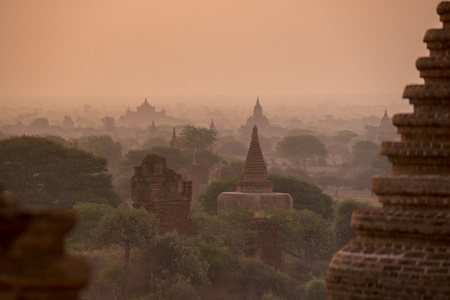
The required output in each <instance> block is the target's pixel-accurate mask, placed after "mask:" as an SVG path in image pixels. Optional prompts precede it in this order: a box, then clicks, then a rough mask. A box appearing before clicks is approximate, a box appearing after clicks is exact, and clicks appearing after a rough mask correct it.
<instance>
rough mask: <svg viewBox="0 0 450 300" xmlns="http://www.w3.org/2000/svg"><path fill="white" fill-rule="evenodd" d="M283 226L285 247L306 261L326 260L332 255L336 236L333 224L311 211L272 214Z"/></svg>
mask: <svg viewBox="0 0 450 300" xmlns="http://www.w3.org/2000/svg"><path fill="white" fill-rule="evenodd" d="M271 214H272V219H273V220H274V221H276V222H278V223H279V224H281V225H282V226H283V246H284V248H285V250H287V251H288V252H289V253H290V254H292V255H294V256H296V257H298V258H302V259H304V260H313V259H324V258H328V257H330V256H331V255H332V253H333V250H334V245H335V241H336V235H335V232H334V229H333V227H332V226H331V222H330V221H327V220H325V219H324V218H322V217H321V216H320V215H318V214H316V213H315V212H312V211H310V210H307V209H304V210H294V211H292V212H290V211H281V210H277V211H274V212H271Z"/></svg>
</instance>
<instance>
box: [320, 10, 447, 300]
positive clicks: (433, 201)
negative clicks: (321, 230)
mask: <svg viewBox="0 0 450 300" xmlns="http://www.w3.org/2000/svg"><path fill="white" fill-rule="evenodd" d="M437 12H438V14H439V15H440V20H441V21H442V22H443V23H444V26H443V29H431V30H429V31H428V32H427V33H426V34H425V38H424V41H425V42H426V43H427V45H428V49H429V50H430V56H429V57H422V58H419V59H418V60H417V62H416V66H417V68H418V69H419V71H420V76H421V77H423V78H424V79H425V84H422V85H408V86H406V88H405V91H404V94H403V97H404V98H408V99H409V100H410V103H411V104H413V105H414V112H413V113H407V114H406V113H405V114H397V115H395V116H394V117H393V123H394V125H396V126H397V127H398V132H399V133H400V134H401V136H402V137H401V141H389V142H383V144H382V146H381V153H382V154H384V155H387V156H388V159H389V161H390V162H391V163H392V165H393V174H392V175H383V176H376V177H374V178H373V179H372V187H373V190H374V192H375V193H376V194H377V195H378V197H379V201H380V202H381V203H382V205H383V206H382V207H380V208H364V209H360V210H357V211H355V212H353V218H352V223H351V224H352V227H353V228H354V229H355V230H356V232H357V239H355V240H352V241H351V242H350V243H349V244H348V245H346V246H345V247H344V248H342V249H341V250H340V251H339V252H337V253H336V254H335V255H334V257H333V259H332V261H331V263H330V266H329V268H328V272H327V285H326V286H327V299H374V300H376V299H380V300H381V299H448V298H449V297H450V2H442V3H441V4H439V6H438V8H437Z"/></svg>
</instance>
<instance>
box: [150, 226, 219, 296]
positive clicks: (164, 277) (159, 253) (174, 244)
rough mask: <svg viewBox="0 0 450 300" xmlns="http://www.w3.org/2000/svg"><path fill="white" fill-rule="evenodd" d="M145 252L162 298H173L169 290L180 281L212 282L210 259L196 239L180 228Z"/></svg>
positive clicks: (201, 283) (205, 283)
mask: <svg viewBox="0 0 450 300" xmlns="http://www.w3.org/2000/svg"><path fill="white" fill-rule="evenodd" d="M147 245H148V247H147V248H145V249H144V252H143V256H142V257H143V264H144V267H145V269H146V271H147V272H148V273H150V274H151V275H150V276H149V277H150V278H152V279H151V280H154V281H155V282H154V286H156V294H157V295H158V296H159V299H171V298H169V295H168V294H169V293H170V291H171V290H172V288H174V287H175V286H177V285H178V284H180V282H181V283H184V284H182V285H183V286H185V285H186V284H193V285H196V286H198V285H208V284H210V281H209V279H208V273H207V272H208V268H209V264H208V262H206V261H204V260H203V259H202V257H201V252H200V250H199V249H198V247H197V246H196V245H195V241H194V240H192V239H189V238H185V237H183V236H181V235H180V234H178V233H177V232H176V231H173V232H168V233H165V234H164V235H163V236H159V237H158V238H157V239H156V241H155V242H154V243H152V244H147Z"/></svg>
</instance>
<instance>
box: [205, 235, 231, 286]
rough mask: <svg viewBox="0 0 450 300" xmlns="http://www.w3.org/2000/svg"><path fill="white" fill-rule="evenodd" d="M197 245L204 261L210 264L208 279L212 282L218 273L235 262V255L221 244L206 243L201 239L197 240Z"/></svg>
mask: <svg viewBox="0 0 450 300" xmlns="http://www.w3.org/2000/svg"><path fill="white" fill-rule="evenodd" d="M197 245H198V248H199V250H200V257H201V259H202V260H204V261H206V262H208V264H209V269H208V277H209V279H210V280H212V279H213V278H214V277H215V276H216V274H217V273H219V272H220V271H223V270H225V269H226V268H228V267H229V265H230V264H231V262H232V261H233V255H231V251H230V249H229V248H228V247H225V246H222V245H220V244H219V243H214V244H210V243H206V242H205V241H203V240H201V239H197Z"/></svg>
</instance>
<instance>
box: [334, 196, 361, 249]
mask: <svg viewBox="0 0 450 300" xmlns="http://www.w3.org/2000/svg"><path fill="white" fill-rule="evenodd" d="M368 206H369V204H368V203H364V202H360V201H357V200H355V199H345V200H342V201H339V202H338V203H337V204H336V208H335V229H336V237H337V242H336V247H337V249H339V248H342V247H343V246H344V245H346V244H347V243H348V242H349V241H350V240H351V239H354V238H356V233H355V231H354V230H353V228H351V227H350V221H351V219H352V213H353V211H354V210H355V209H358V208H362V207H368Z"/></svg>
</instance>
